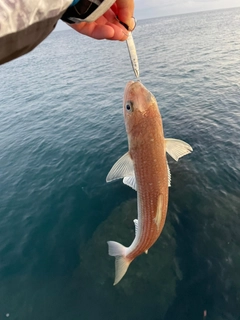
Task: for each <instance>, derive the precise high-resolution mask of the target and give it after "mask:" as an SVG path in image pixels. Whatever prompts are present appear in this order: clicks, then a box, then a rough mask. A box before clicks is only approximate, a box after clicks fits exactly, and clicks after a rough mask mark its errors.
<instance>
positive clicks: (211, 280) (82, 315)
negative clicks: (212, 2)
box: [0, 9, 240, 320]
mask: <svg viewBox="0 0 240 320" xmlns="http://www.w3.org/2000/svg"><path fill="white" fill-rule="evenodd" d="M134 36H135V42H136V46H137V49H138V55H139V62H140V69H141V77H142V82H143V83H144V85H145V86H147V87H148V89H149V90H150V91H152V93H153V94H154V95H155V96H156V99H157V101H158V103H159V107H160V111H161V114H162V118H163V124H164V130H165V135H166V136H167V137H173V138H179V139H182V140H184V141H186V142H188V143H190V144H191V145H192V147H193V149H194V152H193V153H192V154H191V155H188V156H186V157H184V158H182V159H181V160H180V161H179V162H178V163H175V162H174V161H172V160H169V164H170V169H171V173H172V187H171V188H170V201H169V210H168V216H167V223H166V226H165V228H164V231H163V233H162V235H161V237H160V238H159V240H158V241H157V243H156V244H155V245H154V246H153V247H152V248H151V249H150V250H149V253H148V255H142V256H140V257H138V258H137V259H136V260H135V261H134V262H133V263H132V264H131V266H130V268H129V271H128V272H127V274H126V275H125V277H124V278H123V280H122V281H121V282H120V283H119V284H118V285H117V286H115V287H113V286H112V283H113V278H114V259H113V258H111V257H109V256H108V253H107V244H106V242H107V241H108V240H116V241H119V242H121V243H123V244H124V245H127V246H128V245H129V244H130V243H131V242H132V239H133V237H134V230H133V229H134V226H133V222H132V220H133V219H134V218H135V217H136V214H137V212H136V210H137V209H136V193H135V192H134V191H133V190H132V189H130V188H128V187H127V186H125V185H123V184H122V182H121V181H118V182H115V183H112V184H106V183H105V177H106V175H107V173H108V171H109V169H110V168H111V166H112V165H113V163H114V162H115V161H116V160H117V159H118V158H119V157H120V156H121V155H122V154H123V153H124V152H126V151H127V137H126V133H125V128H124V122H123V116H122V96H123V90H124V87H125V84H126V82H127V81H129V80H131V79H132V78H133V73H132V70H131V67H130V62H129V58H128V53H127V49H126V46H125V44H124V43H116V42H107V41H100V42H97V41H94V40H92V39H88V38H85V37H82V36H79V35H77V34H76V33H75V32H73V31H63V32H55V33H53V34H52V35H51V36H50V37H49V38H48V39H46V40H45V41H44V42H43V43H42V44H41V45H40V46H39V47H38V48H37V49H36V50H34V51H33V52H32V53H30V54H28V55H26V56H24V57H22V58H20V59H18V60H16V61H13V62H11V63H8V64H6V65H3V66H1V71H0V83H1V86H0V195H1V196H0V319H5V318H6V317H7V316H8V314H9V317H10V319H16V320H17V319H19V320H28V319H31V320H32V319H34V320H38V319H39V320H40V319H41V320H42V319H44V320H52V319H58V320H75V319H83V320H90V319H104V320H105V319H114V320H115V319H138V320H142V319H144V320H146V319H150V320H157V319H158V320H162V319H164V320H175V319H181V320H182V319H189V320H192V319H203V313H204V310H206V312H207V317H206V319H214V320H221V319H222V320H223V319H224V320H226V319H231V320H232V319H233V320H236V319H240V307H239V305H240V231H239V230H240V200H239V196H240V186H239V180H240V171H239V169H240V152H239V150H240V142H239V132H240V68H239V66H240V9H231V10H225V11H215V12H205V13H199V14H190V15H182V16H175V17H166V18H158V19H152V20H144V21H140V22H139V24H138V27H137V28H136V30H135V31H134ZM156 148H157V146H156Z"/></svg>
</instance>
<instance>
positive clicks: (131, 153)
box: [106, 81, 193, 285]
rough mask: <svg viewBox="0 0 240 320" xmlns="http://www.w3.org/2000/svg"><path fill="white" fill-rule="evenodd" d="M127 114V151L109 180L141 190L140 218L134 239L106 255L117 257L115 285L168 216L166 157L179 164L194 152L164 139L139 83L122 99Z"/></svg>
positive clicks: (154, 109) (113, 246) (153, 103)
mask: <svg viewBox="0 0 240 320" xmlns="http://www.w3.org/2000/svg"><path fill="white" fill-rule="evenodd" d="M123 114H124V121H125V127H126V132H127V136H128V152H127V153H125V154H124V155H123V156H122V157H121V158H120V159H119V160H118V161H117V162H116V163H115V164H114V165H113V167H112V168H111V170H110V171H109V173H108V175H107V177H106V182H111V181H113V180H116V179H123V183H124V184H126V185H128V186H129V187H131V188H132V189H134V190H136V191H137V208H138V219H134V221H133V222H134V224H135V238H134V240H133V242H132V244H131V245H130V246H129V247H125V246H123V245H122V244H120V243H118V242H116V241H108V242H107V243H108V254H109V255H110V256H114V257H115V280H114V284H113V285H116V284H117V283H118V282H119V281H120V280H121V279H122V278H123V276H124V275H125V273H126V272H127V269H128V267H129V265H130V263H131V262H132V261H133V260H134V259H135V258H136V257H137V256H139V255H141V254H142V253H147V252H148V250H149V248H151V246H152V245H153V244H154V243H155V242H156V241H157V239H158V238H159V236H160V234H161V232H162V230H163V227H164V224H165V221H166V216H167V208H168V189H169V187H170V185H171V174H170V169H169V166H168V161H167V156H166V153H168V154H169V155H170V156H171V157H172V158H173V159H174V160H175V161H178V159H179V158H181V157H183V156H184V155H187V154H189V153H191V152H192V151H193V149H192V147H191V146H190V145H189V144H188V143H186V142H184V141H182V140H178V139H173V138H165V137H164V131H163V125H162V118H161V115H160V111H159V108H158V104H157V101H156V99H155V97H154V95H153V94H152V93H151V92H150V91H149V90H148V89H147V88H146V87H145V86H144V85H143V84H142V83H141V82H140V81H129V82H128V83H127V84H126V87H125V90H124V98H123Z"/></svg>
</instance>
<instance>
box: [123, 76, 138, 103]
mask: <svg viewBox="0 0 240 320" xmlns="http://www.w3.org/2000/svg"><path fill="white" fill-rule="evenodd" d="M133 83H135V82H134V81H129V82H128V83H127V84H126V87H125V90H124V99H123V101H124V103H125V102H126V98H127V94H128V91H129V88H130V86H131V85H132V84H133Z"/></svg>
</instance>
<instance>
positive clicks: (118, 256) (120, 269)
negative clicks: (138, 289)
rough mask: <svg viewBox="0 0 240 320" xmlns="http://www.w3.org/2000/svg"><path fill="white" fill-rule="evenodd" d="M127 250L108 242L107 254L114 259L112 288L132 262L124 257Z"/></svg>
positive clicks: (120, 245) (118, 244)
mask: <svg viewBox="0 0 240 320" xmlns="http://www.w3.org/2000/svg"><path fill="white" fill-rule="evenodd" d="M126 253H127V248H126V247H124V246H123V245H122V244H120V243H118V242H115V241H108V254H109V255H110V256H113V257H115V280H114V284H113V285H114V286H115V285H116V284H117V283H118V282H119V281H120V280H121V279H122V277H123V276H124V275H125V273H126V272H127V269H128V267H129V265H130V263H131V261H132V260H129V259H128V258H127V257H126Z"/></svg>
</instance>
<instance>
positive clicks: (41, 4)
mask: <svg viewBox="0 0 240 320" xmlns="http://www.w3.org/2000/svg"><path fill="white" fill-rule="evenodd" d="M71 3H72V0H0V64H2V63H5V62H7V61H10V60H12V59H14V58H17V57H19V56H21V55H22V54H25V53H27V52H29V51H30V50H32V49H33V48H35V47H36V46H37V45H38V44H39V43H40V42H41V41H42V40H44V39H45V38H46V37H47V36H48V35H49V34H50V33H51V31H52V30H53V29H54V28H55V25H56V23H57V21H58V20H59V19H60V18H61V16H62V15H63V13H64V12H65V11H66V9H67V8H68V7H69V5H70V4H71Z"/></svg>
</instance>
